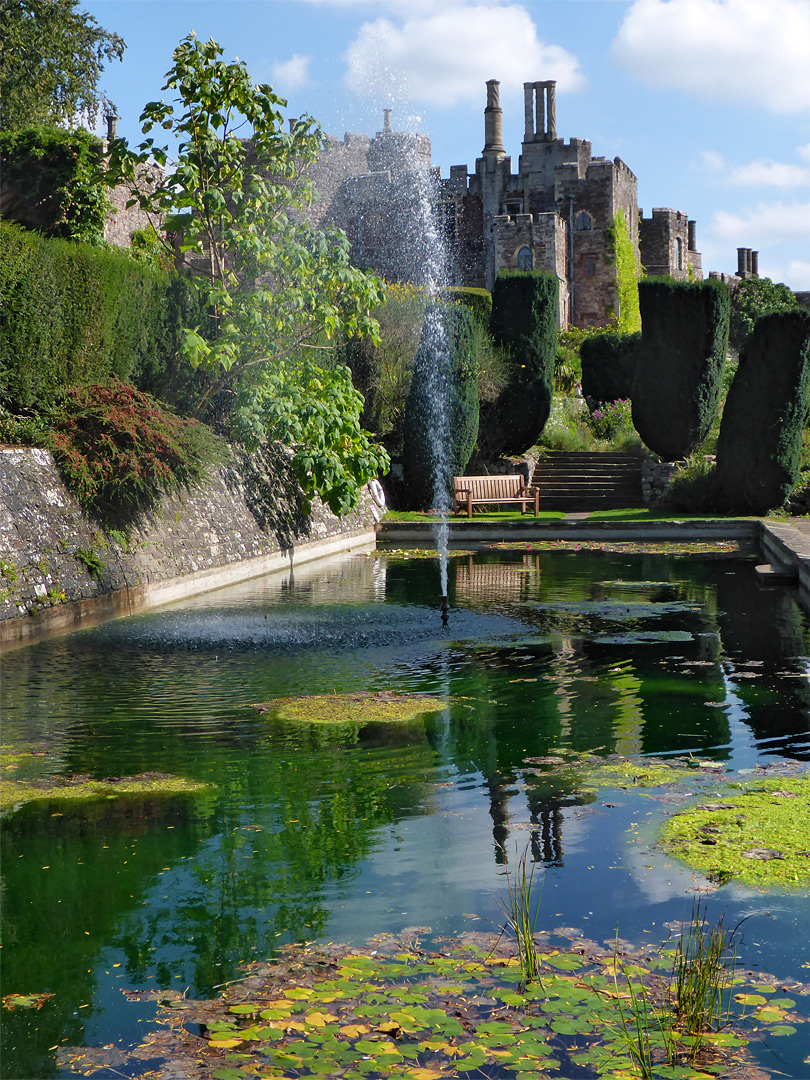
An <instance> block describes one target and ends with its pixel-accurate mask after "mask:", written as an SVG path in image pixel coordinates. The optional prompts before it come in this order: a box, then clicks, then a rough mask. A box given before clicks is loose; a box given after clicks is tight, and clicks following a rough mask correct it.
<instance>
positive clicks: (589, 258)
mask: <svg viewBox="0 0 810 1080" xmlns="http://www.w3.org/2000/svg"><path fill="white" fill-rule="evenodd" d="M595 273H596V256H595V255H586V256H585V276H586V277H593V276H594V274H595Z"/></svg>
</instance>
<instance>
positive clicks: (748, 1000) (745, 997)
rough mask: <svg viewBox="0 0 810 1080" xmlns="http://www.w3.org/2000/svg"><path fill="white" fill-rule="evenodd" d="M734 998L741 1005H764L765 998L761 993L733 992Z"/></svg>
mask: <svg viewBox="0 0 810 1080" xmlns="http://www.w3.org/2000/svg"><path fill="white" fill-rule="evenodd" d="M734 1000H735V1001H739V1003H740V1004H741V1005H764V1004H765V1002H766V1000H767V998H764V997H763V996H762V995H761V994H735V995H734Z"/></svg>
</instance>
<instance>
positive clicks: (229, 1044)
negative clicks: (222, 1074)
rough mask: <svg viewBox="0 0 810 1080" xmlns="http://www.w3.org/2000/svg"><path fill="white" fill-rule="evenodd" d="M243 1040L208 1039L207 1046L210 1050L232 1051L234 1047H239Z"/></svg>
mask: <svg viewBox="0 0 810 1080" xmlns="http://www.w3.org/2000/svg"><path fill="white" fill-rule="evenodd" d="M244 1041H245V1040H244V1039H234V1038H233V1037H231V1038H227V1039H209V1040H208V1045H209V1046H210V1047H211V1049H212V1050H232V1049H233V1048H234V1046H241V1045H242V1043H243V1042H244Z"/></svg>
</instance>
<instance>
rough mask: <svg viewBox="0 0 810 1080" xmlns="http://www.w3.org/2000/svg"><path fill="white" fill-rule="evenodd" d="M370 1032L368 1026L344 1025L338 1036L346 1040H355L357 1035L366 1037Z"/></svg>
mask: <svg viewBox="0 0 810 1080" xmlns="http://www.w3.org/2000/svg"><path fill="white" fill-rule="evenodd" d="M369 1031H371V1028H370V1027H369V1026H368V1024H346V1025H344V1027H342V1028H341V1029H340V1034H341V1035H345V1036H346V1038H347V1039H356V1038H357V1036H358V1035H367V1034H368V1032H369Z"/></svg>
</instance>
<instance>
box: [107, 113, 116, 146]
mask: <svg viewBox="0 0 810 1080" xmlns="http://www.w3.org/2000/svg"><path fill="white" fill-rule="evenodd" d="M105 120H106V121H107V142H112V141H113V139H117V138H118V117H117V116H116V115H115V113H107V115H106V117H105Z"/></svg>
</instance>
